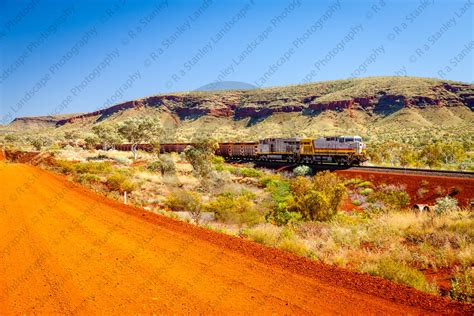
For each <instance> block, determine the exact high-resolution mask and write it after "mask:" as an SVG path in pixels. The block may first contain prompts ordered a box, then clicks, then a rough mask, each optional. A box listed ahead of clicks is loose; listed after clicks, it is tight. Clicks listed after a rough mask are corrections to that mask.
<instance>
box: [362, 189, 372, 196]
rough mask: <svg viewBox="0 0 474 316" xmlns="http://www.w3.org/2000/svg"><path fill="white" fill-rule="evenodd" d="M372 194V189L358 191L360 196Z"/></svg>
mask: <svg viewBox="0 0 474 316" xmlns="http://www.w3.org/2000/svg"><path fill="white" fill-rule="evenodd" d="M373 192H374V190H373V189H371V188H365V189H362V190H360V192H359V193H360V194H362V195H369V194H371V193H373Z"/></svg>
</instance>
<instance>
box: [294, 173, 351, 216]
mask: <svg viewBox="0 0 474 316" xmlns="http://www.w3.org/2000/svg"><path fill="white" fill-rule="evenodd" d="M290 189H291V192H292V194H293V201H292V203H291V208H292V209H293V210H295V211H297V212H299V213H300V214H301V215H302V216H303V218H304V219H307V220H316V221H327V220H330V219H331V218H332V217H334V215H336V213H337V212H338V210H339V209H340V207H341V204H342V200H343V199H344V197H345V195H346V188H345V186H344V183H343V182H342V181H341V180H340V179H339V178H338V177H337V175H335V174H333V173H330V172H329V171H324V172H321V173H319V174H317V175H316V176H314V177H312V178H311V179H308V178H304V177H297V178H295V179H293V180H292V181H291V183H290Z"/></svg>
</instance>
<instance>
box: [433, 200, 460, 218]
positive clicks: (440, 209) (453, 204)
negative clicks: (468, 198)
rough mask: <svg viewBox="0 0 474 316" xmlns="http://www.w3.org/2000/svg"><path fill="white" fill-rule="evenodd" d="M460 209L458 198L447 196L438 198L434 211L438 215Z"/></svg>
mask: <svg viewBox="0 0 474 316" xmlns="http://www.w3.org/2000/svg"><path fill="white" fill-rule="evenodd" d="M457 210H458V200H456V199H455V198H453V197H450V196H449V195H448V196H445V197H442V198H438V199H436V204H435V206H434V211H435V213H436V215H441V214H445V213H449V212H453V211H457Z"/></svg>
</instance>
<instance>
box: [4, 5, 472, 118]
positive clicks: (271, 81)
mask: <svg viewBox="0 0 474 316" xmlns="http://www.w3.org/2000/svg"><path fill="white" fill-rule="evenodd" d="M471 1H472V0H471ZM471 1H466V0H464V1H457V0H449V1H448V0H444V1H442V0H434V1H433V0H421V1H388V0H372V1H355V0H353V1H345V0H339V1H337V0H336V1H309V0H306V1H304V0H300V1H279V0H273V1H270V0H254V1H251V0H246V1H222V0H221V1H217V0H213V1H212V0H204V1H200V0H197V1H191V0H189V1H184V0H178V1H173V0H168V1H166V0H161V1H160V0H158V1H143V0H133V1H132V0H128V1H127V0H115V1H112V0H105V1H92V0H83V1H80V0H78V1H66V0H64V1H60V0H56V1H53V0H27V1H23V0H2V1H0V12H1V13H0V17H1V21H0V47H1V60H2V61H1V65H2V67H1V71H0V86H1V90H0V93H1V95H0V97H1V99H0V101H1V104H0V106H1V109H0V124H5V123H8V122H9V121H10V120H11V119H13V118H14V117H18V116H30V115H47V114H60V113H73V112H87V111H93V110H96V109H98V108H101V107H106V106H108V105H112V104H114V103H119V102H122V101H126V100H130V99H135V98H139V97H144V96H147V95H153V94H158V93H164V92H173V91H190V90H194V89H197V88H199V87H202V86H204V85H206V84H210V83H213V82H216V81H239V82H244V83H247V84H251V85H254V86H258V87H266V86H277V85H287V84H297V83H302V82H311V81H321V80H330V79H343V78H349V77H366V76H382V75H402V76H404V75H408V76H420V77H437V78H443V79H451V80H459V81H464V82H473V58H472V56H473V51H474V42H473V40H474V39H473V11H472V10H473V9H472V6H473V4H474V2H471Z"/></svg>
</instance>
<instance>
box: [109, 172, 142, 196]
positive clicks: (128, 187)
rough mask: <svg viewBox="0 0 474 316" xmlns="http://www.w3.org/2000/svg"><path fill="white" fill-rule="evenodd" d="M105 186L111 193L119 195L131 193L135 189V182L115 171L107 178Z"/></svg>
mask: <svg viewBox="0 0 474 316" xmlns="http://www.w3.org/2000/svg"><path fill="white" fill-rule="evenodd" d="M107 186H108V188H109V189H110V190H111V191H118V192H120V193H123V192H132V191H134V190H135V189H136V188H137V185H136V183H135V182H133V181H131V180H130V179H129V178H128V177H127V176H126V175H124V174H123V173H120V172H117V171H115V172H113V173H112V174H110V175H108V176H107Z"/></svg>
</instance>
